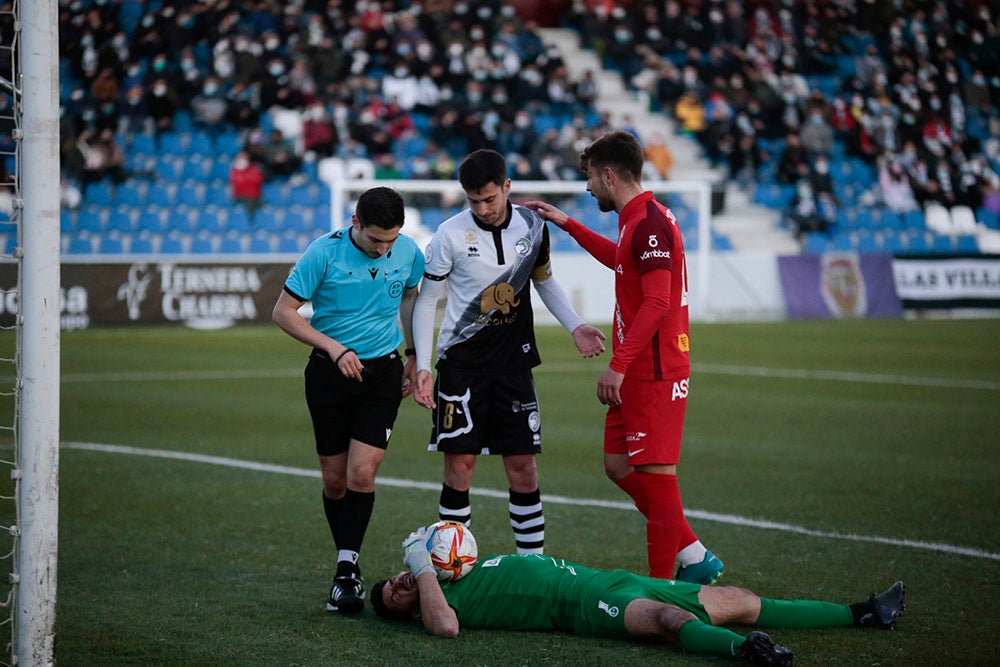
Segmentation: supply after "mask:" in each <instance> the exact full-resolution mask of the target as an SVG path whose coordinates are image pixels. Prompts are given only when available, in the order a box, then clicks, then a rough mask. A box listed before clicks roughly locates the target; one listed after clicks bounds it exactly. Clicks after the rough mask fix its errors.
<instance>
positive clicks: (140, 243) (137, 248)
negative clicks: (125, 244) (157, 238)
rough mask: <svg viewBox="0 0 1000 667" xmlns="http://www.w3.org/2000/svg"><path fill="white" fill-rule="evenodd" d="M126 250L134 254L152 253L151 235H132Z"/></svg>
mask: <svg viewBox="0 0 1000 667" xmlns="http://www.w3.org/2000/svg"><path fill="white" fill-rule="evenodd" d="M128 251H129V252H130V253H132V254H134V255H152V254H153V237H151V236H149V235H148V234H143V235H140V236H135V237H133V238H132V242H131V243H130V244H129V248H128Z"/></svg>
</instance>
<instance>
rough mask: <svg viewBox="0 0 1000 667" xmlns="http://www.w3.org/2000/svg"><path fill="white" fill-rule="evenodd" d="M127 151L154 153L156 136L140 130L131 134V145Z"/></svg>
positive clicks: (155, 151)
mask: <svg viewBox="0 0 1000 667" xmlns="http://www.w3.org/2000/svg"><path fill="white" fill-rule="evenodd" d="M129 152H131V153H143V154H145V155H156V153H157V150H156V137H155V136H153V135H152V134H145V133H142V132H140V133H136V134H134V135H132V145H131V146H129Z"/></svg>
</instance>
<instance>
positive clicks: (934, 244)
mask: <svg viewBox="0 0 1000 667" xmlns="http://www.w3.org/2000/svg"><path fill="white" fill-rule="evenodd" d="M931 252H933V253H935V254H939V255H950V254H951V253H953V252H955V244H954V243H953V242H952V240H951V237H950V236H946V235H944V234H935V235H934V238H933V239H932V240H931Z"/></svg>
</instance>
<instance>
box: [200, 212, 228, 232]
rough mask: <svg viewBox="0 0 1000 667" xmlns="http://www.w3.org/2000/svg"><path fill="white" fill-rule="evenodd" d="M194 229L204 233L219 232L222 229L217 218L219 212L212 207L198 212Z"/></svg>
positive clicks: (219, 218)
mask: <svg viewBox="0 0 1000 667" xmlns="http://www.w3.org/2000/svg"><path fill="white" fill-rule="evenodd" d="M195 228H196V229H198V230H201V231H206V232H212V233H216V232H221V231H222V228H223V224H222V219H221V217H220V216H219V211H218V209H216V208H215V207H214V206H213V207H209V208H204V209H201V210H200V211H198V217H197V219H196V221H195Z"/></svg>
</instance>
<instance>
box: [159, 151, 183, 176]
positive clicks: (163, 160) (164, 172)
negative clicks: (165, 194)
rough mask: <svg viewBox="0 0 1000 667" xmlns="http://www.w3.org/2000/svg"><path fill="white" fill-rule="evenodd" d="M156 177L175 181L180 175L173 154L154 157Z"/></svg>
mask: <svg viewBox="0 0 1000 667" xmlns="http://www.w3.org/2000/svg"><path fill="white" fill-rule="evenodd" d="M154 169H155V170H156V177H157V178H160V179H163V180H167V181H176V180H177V179H178V178H179V177H180V169H179V168H178V166H177V158H176V157H175V156H173V155H161V156H160V157H158V158H157V159H156V165H155V167H154Z"/></svg>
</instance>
